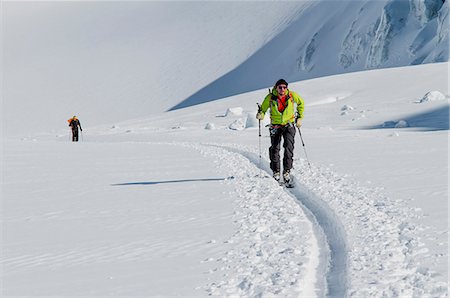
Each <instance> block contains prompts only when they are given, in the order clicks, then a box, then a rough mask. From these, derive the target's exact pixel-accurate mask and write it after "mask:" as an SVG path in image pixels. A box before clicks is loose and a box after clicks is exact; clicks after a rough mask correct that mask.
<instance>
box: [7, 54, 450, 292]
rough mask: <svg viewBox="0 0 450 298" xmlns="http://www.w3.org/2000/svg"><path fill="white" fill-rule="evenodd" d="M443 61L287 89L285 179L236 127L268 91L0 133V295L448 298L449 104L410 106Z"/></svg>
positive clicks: (444, 70)
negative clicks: (300, 102) (296, 131)
mask: <svg viewBox="0 0 450 298" xmlns="http://www.w3.org/2000/svg"><path fill="white" fill-rule="evenodd" d="M448 67H449V64H448V63H438V64H428V65H420V66H409V67H403V68H391V69H384V70H372V71H365V72H357V73H351V74H344V75H336V76H330V77H323V78H319V79H312V80H305V81H299V82H292V83H290V84H289V87H290V89H291V90H295V91H296V92H298V93H299V94H300V95H301V96H302V97H303V98H304V99H305V102H306V107H305V113H304V122H303V123H304V124H303V126H302V129H301V132H302V137H303V140H304V142H305V146H304V147H303V146H302V144H301V141H300V138H299V136H296V138H297V139H296V148H295V156H294V169H293V179H294V181H295V184H296V187H295V188H294V189H286V188H283V187H281V186H279V185H278V183H276V182H275V181H274V180H273V179H272V178H270V176H271V172H270V170H269V161H268V147H269V146H270V137H269V133H268V129H267V128H266V127H263V128H262V136H261V137H259V136H258V122H257V121H252V120H249V119H253V118H254V117H255V114H256V109H257V107H256V102H261V101H262V99H263V98H264V96H265V95H266V92H267V90H266V89H261V90H257V91H254V92H249V93H243V94H239V95H236V96H232V97H229V98H225V99H222V100H217V101H213V102H209V103H205V104H201V105H196V106H192V107H188V108H184V109H180V110H176V111H172V112H166V113H161V114H160V115H157V116H152V117H143V118H141V119H134V120H129V121H125V122H120V123H110V124H107V125H104V126H90V125H84V126H83V133H82V138H81V141H80V142H78V143H71V142H70V135H69V131H68V129H67V128H65V129H61V130H60V131H58V132H52V133H42V134H35V135H33V136H31V137H24V138H11V137H10V138H7V139H4V140H3V154H2V169H3V171H2V208H1V209H2V214H1V218H2V247H1V251H2V255H1V264H2V296H4V297H12V296H36V295H38V296H58V297H64V296H72V297H73V296H75V297H76V296H102V297H104V296H113V295H114V296H123V297H130V296H145V297H149V296H195V297H200V296H207V295H220V296H245V297H272V296H279V297H295V296H298V297H323V296H325V295H329V296H336V297H343V296H349V297H447V296H448V272H447V270H448V261H447V260H448V130H449V122H448V120H449V117H448V113H449V101H448V99H447V100H439V101H428V102H424V103H421V104H417V101H418V100H420V99H421V98H423V96H424V95H425V94H427V93H428V92H430V91H439V92H441V93H442V94H444V95H445V96H446V97H447V98H448V95H449V90H448ZM330 99H333V100H330ZM343 107H347V108H346V109H345V110H346V112H347V114H345V115H341V113H342V108H343ZM349 107H351V108H349ZM236 108H238V109H236ZM232 110H234V111H236V110H238V111H242V113H240V112H239V113H226V111H232ZM265 120H267V119H265ZM401 121H405V122H407V123H408V127H404V128H403V127H396V124H397V123H399V122H401ZM81 123H82V125H83V118H81ZM211 124H214V125H211ZM237 124H239V125H237ZM64 125H65V124H64ZM208 125H209V126H210V127H214V129H205V127H207V126H208ZM236 125H237V126H236ZM232 126H235V127H234V128H232ZM236 127H239V129H236ZM259 142H261V143H259ZM259 144H261V147H259ZM260 153H261V158H260V157H259V156H260ZM306 153H307V156H308V159H307V158H306Z"/></svg>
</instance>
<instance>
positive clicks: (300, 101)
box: [292, 92, 305, 119]
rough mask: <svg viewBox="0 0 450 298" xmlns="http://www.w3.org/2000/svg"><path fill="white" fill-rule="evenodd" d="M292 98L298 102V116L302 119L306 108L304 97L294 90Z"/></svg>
mask: <svg viewBox="0 0 450 298" xmlns="http://www.w3.org/2000/svg"><path fill="white" fill-rule="evenodd" d="M292 98H293V99H294V101H295V103H296V104H297V114H298V118H300V119H302V118H303V111H304V109H305V102H304V100H303V98H302V97H301V96H300V95H298V94H297V93H295V92H292Z"/></svg>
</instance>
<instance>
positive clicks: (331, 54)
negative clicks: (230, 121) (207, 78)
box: [173, 0, 450, 109]
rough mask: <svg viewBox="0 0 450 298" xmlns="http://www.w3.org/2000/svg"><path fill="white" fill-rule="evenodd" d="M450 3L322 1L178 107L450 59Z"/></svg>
mask: <svg viewBox="0 0 450 298" xmlns="http://www.w3.org/2000/svg"><path fill="white" fill-rule="evenodd" d="M449 9H450V8H449V5H448V2H447V3H443V2H442V1H441V0H437V1H392V0H390V1H316V2H313V3H312V4H311V5H310V6H308V7H305V8H304V9H303V10H300V11H299V12H298V15H297V18H296V20H295V21H294V22H292V23H291V24H290V25H289V26H288V27H287V28H286V29H285V30H284V31H283V32H281V33H279V34H278V35H277V36H275V37H274V38H273V39H272V40H271V41H270V42H268V43H267V44H266V45H265V46H264V47H262V48H261V49H260V50H259V51H258V52H256V53H255V54H254V55H252V56H251V57H250V58H249V59H247V60H246V61H245V62H244V63H242V64H241V65H239V66H238V67H237V68H235V69H233V70H232V71H231V72H229V73H227V74H225V75H224V76H222V77H221V78H220V79H218V80H215V81H213V82H211V83H210V84H209V85H208V86H205V87H204V88H202V89H200V90H199V91H198V92H196V93H194V94H193V95H191V96H190V97H188V98H187V99H186V100H184V101H183V102H181V103H179V104H177V105H175V106H174V107H173V109H177V108H182V107H186V106H189V105H192V104H196V103H200V102H206V101H210V100H214V99H217V98H223V97H227V96H230V95H235V94H240V93H243V92H248V91H252V90H257V89H261V88H264V87H266V88H267V87H271V86H272V84H273V82H274V81H276V79H277V78H280V77H283V78H286V79H288V80H289V81H298V80H304V79H310V78H315V77H321V76H326V75H332V74H338V73H347V72H352V71H360V70H364V69H374V68H384V67H394V66H405V65H414V64H421V63H431V62H442V61H448V59H449V46H448V44H449V39H448V34H447V33H448V30H449V28H450V23H449V20H448V12H449Z"/></svg>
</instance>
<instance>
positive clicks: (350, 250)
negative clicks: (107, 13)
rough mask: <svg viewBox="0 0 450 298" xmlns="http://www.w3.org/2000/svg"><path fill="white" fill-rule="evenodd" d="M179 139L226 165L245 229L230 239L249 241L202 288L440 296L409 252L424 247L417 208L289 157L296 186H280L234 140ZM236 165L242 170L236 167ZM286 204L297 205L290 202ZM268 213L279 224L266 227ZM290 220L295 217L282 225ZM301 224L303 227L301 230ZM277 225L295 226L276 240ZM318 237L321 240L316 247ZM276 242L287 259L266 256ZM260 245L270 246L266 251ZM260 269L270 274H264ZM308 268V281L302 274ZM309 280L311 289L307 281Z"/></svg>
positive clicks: (441, 288) (443, 293) (443, 288)
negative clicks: (220, 277) (236, 186)
mask: <svg viewBox="0 0 450 298" xmlns="http://www.w3.org/2000/svg"><path fill="white" fill-rule="evenodd" d="M184 146H190V147H194V148H197V149H198V150H199V151H201V152H202V153H203V154H205V155H209V156H211V155H213V156H215V157H216V163H217V166H220V167H228V169H229V170H230V171H232V173H233V175H234V176H235V177H236V179H234V180H233V181H232V182H230V183H236V182H239V183H241V185H240V187H241V188H243V189H241V190H240V192H241V193H239V194H237V195H238V197H239V198H240V199H241V200H238V206H237V207H238V208H236V210H237V211H236V215H237V220H236V221H237V223H238V224H240V230H239V232H238V233H240V234H245V235H239V236H238V238H240V239H253V240H254V241H250V243H247V244H250V248H248V247H247V249H245V245H240V247H241V250H240V251H238V252H236V251H230V252H228V253H229V254H230V255H231V257H230V259H234V260H236V258H238V259H239V258H243V261H238V268H232V272H237V274H236V275H235V276H232V277H227V278H228V279H227V280H225V281H223V282H221V283H220V284H211V285H209V286H208V287H207V291H208V292H209V293H210V294H225V295H230V294H239V295H246V296H247V295H249V296H261V295H273V294H275V295H279V294H282V295H293V294H296V295H302V296H308V295H314V296H318V297H321V296H324V295H327V296H332V297H344V296H349V297H397V296H408V297H418V296H432V297H447V285H446V284H445V283H433V282H432V279H433V276H434V275H435V274H436V273H435V272H432V271H430V270H429V269H428V268H424V267H422V266H420V264H418V263H417V262H416V261H415V256H417V255H420V254H422V253H426V250H424V249H423V248H422V246H423V245H422V244H421V243H420V241H419V239H418V237H417V234H416V232H417V231H419V230H423V229H424V227H421V226H417V225H415V224H413V223H412V222H411V219H413V218H414V217H415V216H417V215H416V214H415V213H414V211H413V210H411V209H409V208H406V207H404V204H403V202H401V201H394V200H392V199H390V198H387V197H386V196H385V195H384V194H383V191H382V190H381V189H374V188H366V187H362V186H360V185H359V184H358V183H357V182H355V181H352V180H350V179H347V177H346V176H342V175H338V174H336V173H334V172H333V171H331V170H330V169H328V168H318V167H315V166H314V165H313V167H312V172H311V170H309V168H308V167H307V163H306V161H305V160H303V159H298V158H296V159H295V161H294V167H296V168H294V169H293V171H292V173H293V177H294V179H295V182H296V188H294V189H284V190H285V191H280V190H282V188H280V186H278V183H276V182H275V181H273V180H272V179H271V178H267V179H264V178H261V177H260V176H259V173H260V172H261V171H263V173H264V172H266V173H267V172H269V173H270V170H269V168H268V162H267V160H263V162H262V163H261V165H260V164H259V157H258V156H259V154H258V153H257V150H256V149H254V148H245V146H239V145H236V144H202V145H193V144H184ZM259 166H261V169H259ZM236 169H241V170H242V171H240V172H237V173H236ZM292 203H294V204H297V206H302V207H303V209H301V208H299V209H296V208H295V207H293V205H292ZM266 211H269V212H268V213H267V212H266ZM265 212H266V213H265ZM241 213H243V214H241ZM275 213H276V214H275ZM309 213H310V214H309ZM274 215H275V216H276V217H277V219H278V220H280V221H281V223H282V224H274V225H272V226H270V225H269V226H268V225H267V223H268V222H267V221H269V222H270V221H272V220H273V218H272V217H274ZM311 215H312V218H311ZM296 217H297V218H296ZM305 217H307V218H309V219H306V218H305ZM296 222H299V223H301V224H297V225H291V224H290V223H296ZM286 223H288V224H289V225H286ZM305 225H306V226H307V227H308V228H309V230H307V231H308V232H307V233H306V234H305V229H304V227H305ZM317 225H318V228H319V230H322V231H323V233H324V235H320V234H321V233H320V231H318V229H317ZM315 226H316V227H315ZM344 227H345V228H344ZM280 228H283V229H287V230H288V231H284V233H285V234H286V233H289V232H291V231H295V233H294V236H295V237H298V239H295V240H294V239H293V237H285V239H284V242H283V244H282V245H281V246H280V243H279V242H278V241H276V240H274V239H271V238H270V237H271V236H273V234H274V231H273V229H278V230H279V229H280ZM277 232H279V231H277ZM322 237H325V239H321V238H322ZM314 238H315V239H314ZM256 239H257V241H256ZM265 240H266V241H265ZM231 241H232V240H231ZM324 241H326V242H324ZM302 243H304V244H306V245H302ZM324 244H325V245H326V246H328V247H323V246H321V245H324ZM283 245H286V246H287V247H286V249H285V250H283V251H284V252H286V251H290V258H288V260H289V262H288V263H287V264H283V261H284V259H281V260H276V259H273V258H272V259H271V258H270V256H271V254H273V253H274V251H275V250H276V249H280V248H281V247H283ZM297 245H298V246H297ZM267 246H273V247H271V248H270V249H271V250H270V249H267V248H268V247H267ZM293 246H294V248H291V250H290V247H293ZM317 246H318V247H317ZM292 249H293V251H292ZM297 250H300V251H297ZM308 250H310V251H308ZM311 250H315V251H311ZM280 253H281V252H280ZM261 257H262V258H261ZM264 257H265V258H264ZM324 258H327V260H326V261H325V260H324ZM262 260H264V261H262ZM298 260H301V261H300V262H299V261H298ZM218 261H222V262H223V263H224V264H225V267H223V268H227V264H230V263H231V262H230V261H229V260H228V259H227V257H225V258H224V259H223V260H218ZM274 262H276V263H274ZM324 263H326V264H325V265H326V266H328V269H327V268H324ZM295 264H296V265H297V266H293V265H295ZM262 266H266V268H265V269H263V267H262ZM314 266H315V267H314ZM295 267H297V268H295ZM228 269H230V268H228ZM324 270H327V272H326V276H325V271H324ZM311 271H313V272H311ZM267 272H274V273H273V274H272V276H266V275H267ZM286 273H287V274H286ZM283 274H286V275H283ZM312 274H313V275H314V280H313V281H312V280H311V279H309V280H308V278H307V277H309V278H311V275H312ZM321 275H323V276H324V278H325V279H326V281H324V280H321V278H320V276H321ZM306 276H307V277H306ZM290 277H291V278H290ZM301 277H303V278H301ZM297 278H299V280H297ZM267 280H270V281H271V282H268V281H267ZM289 280H290V282H287V281H289ZM311 282H313V283H315V285H314V286H313V288H309V286H308V284H310V283H311ZM279 285H283V286H288V287H280V286H279ZM307 294H308V295H307Z"/></svg>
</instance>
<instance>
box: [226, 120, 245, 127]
mask: <svg viewBox="0 0 450 298" xmlns="http://www.w3.org/2000/svg"><path fill="white" fill-rule="evenodd" d="M245 125H246V120H244V119H243V118H239V119H237V120H235V121H233V123H231V124H230V125H229V126H228V128H229V129H232V130H244V129H245Z"/></svg>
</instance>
